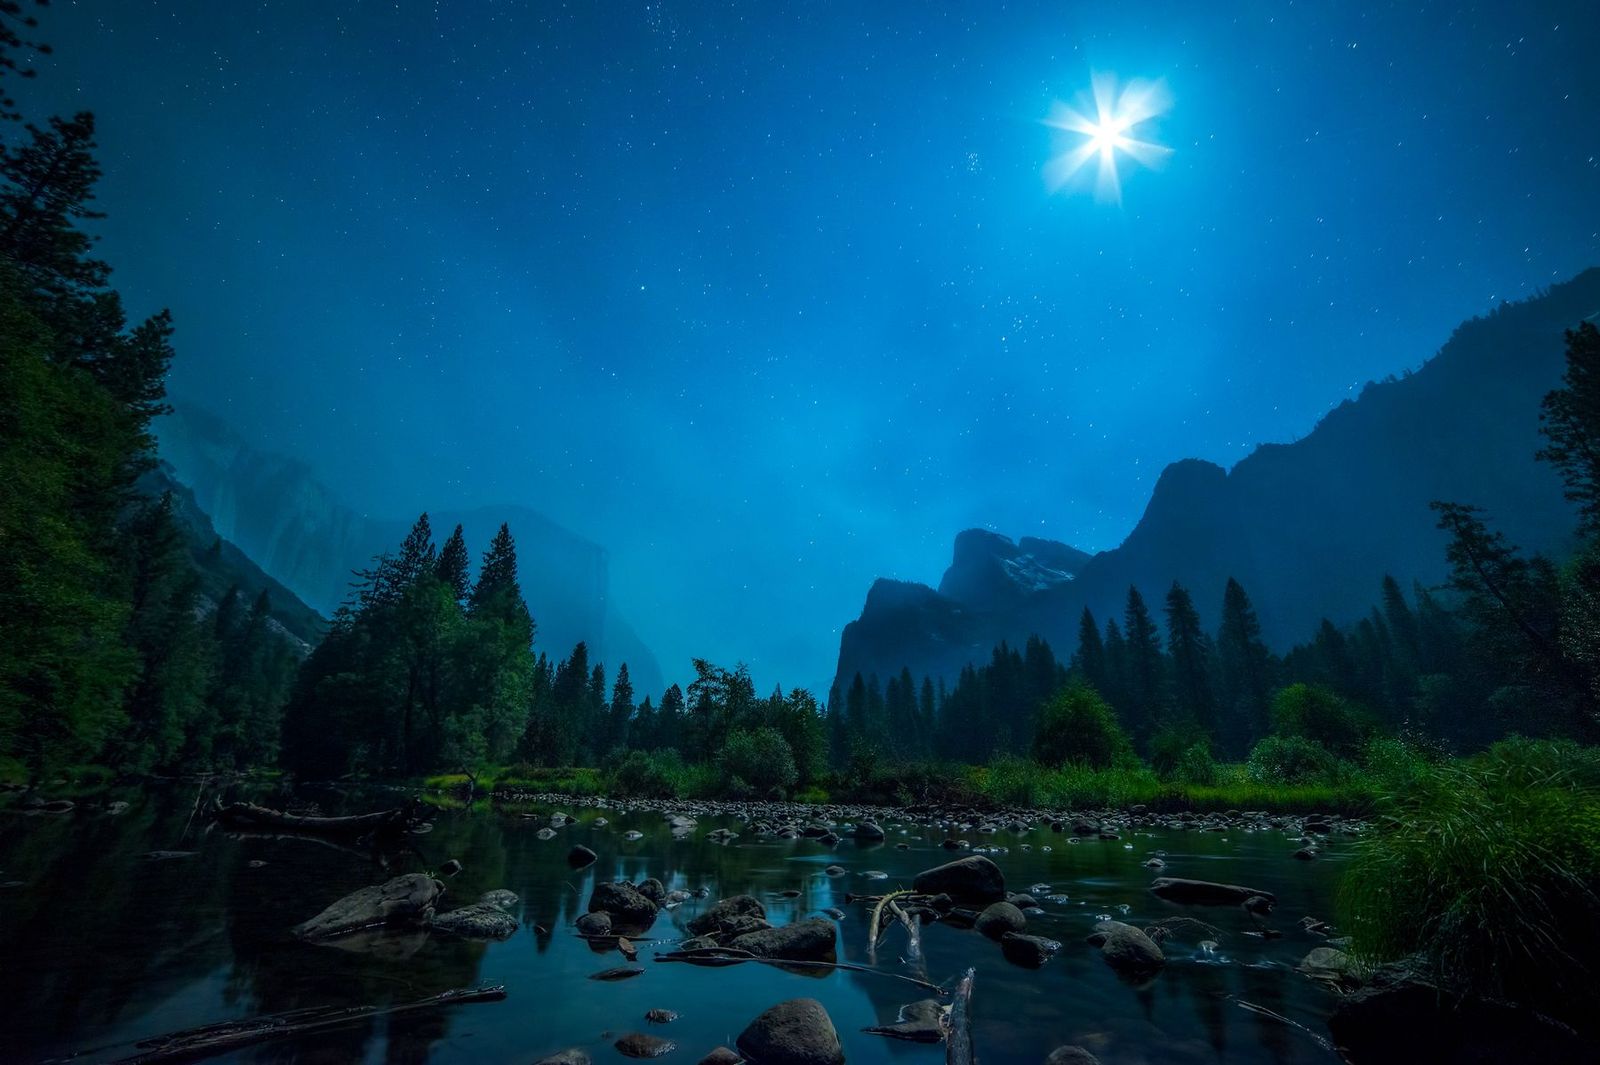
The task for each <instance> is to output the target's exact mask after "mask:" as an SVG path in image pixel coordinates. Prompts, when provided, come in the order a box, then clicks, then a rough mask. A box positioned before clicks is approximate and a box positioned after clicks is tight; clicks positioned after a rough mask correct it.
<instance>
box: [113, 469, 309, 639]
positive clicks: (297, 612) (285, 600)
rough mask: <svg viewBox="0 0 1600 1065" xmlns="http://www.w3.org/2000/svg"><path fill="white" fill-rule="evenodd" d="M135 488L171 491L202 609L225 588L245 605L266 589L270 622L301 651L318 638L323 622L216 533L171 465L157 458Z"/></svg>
mask: <svg viewBox="0 0 1600 1065" xmlns="http://www.w3.org/2000/svg"><path fill="white" fill-rule="evenodd" d="M139 491H140V492H141V493H143V494H144V495H146V496H149V497H150V498H152V499H156V498H160V497H161V496H162V495H163V494H165V493H167V492H171V493H172V502H173V510H172V513H173V517H174V518H175V519H176V520H177V525H178V529H179V531H180V532H181V533H182V534H183V541H184V546H185V547H186V548H187V549H188V552H189V558H190V560H191V561H192V562H193V563H194V567H195V572H196V574H197V575H198V577H199V580H200V597H201V599H202V601H203V605H204V606H205V608H206V609H207V610H214V609H216V606H217V604H218V603H220V602H221V601H222V600H223V598H224V597H225V596H226V595H227V594H228V589H230V588H237V589H238V590H239V596H240V597H241V598H242V599H243V600H244V605H245V607H246V608H247V609H248V608H249V606H250V605H251V604H252V603H254V602H255V600H256V597H257V596H258V595H260V594H261V593H262V592H266V593H267V600H268V602H270V603H271V604H272V609H271V612H270V613H269V614H268V617H269V618H270V619H271V622H272V625H273V626H274V627H275V628H276V629H277V630H278V631H279V632H280V633H281V634H283V635H284V636H286V637H288V638H289V639H290V640H292V641H293V642H294V644H295V645H296V646H297V647H298V648H300V650H301V651H302V652H307V653H308V652H310V650H311V648H312V647H314V646H316V644H317V642H318V641H319V640H321V639H322V636H323V634H324V633H325V632H327V628H328V623H327V620H326V619H325V618H323V617H322V616H321V615H320V614H318V613H317V612H316V611H315V610H313V609H312V608H311V607H309V606H307V605H306V604H305V603H304V602H302V601H301V599H300V597H299V596H297V595H295V594H294V592H292V591H290V590H289V589H288V588H287V587H285V586H284V585H283V584H281V583H279V582H278V581H277V580H274V579H273V577H272V575H271V574H269V573H267V572H266V571H264V570H263V569H262V568H261V567H260V566H258V565H256V564H255V562H253V561H252V560H251V559H250V557H249V556H248V555H246V554H245V553H244V552H243V551H241V550H239V547H238V545H237V544H234V543H232V542H230V541H229V540H228V539H227V538H226V537H223V536H219V535H218V533H217V530H216V527H215V526H214V525H212V523H211V519H210V517H209V516H207V515H206V513H205V511H203V510H202V509H201V508H200V505H199V504H198V503H196V502H195V498H194V493H193V492H191V491H190V490H189V488H188V486H187V485H184V484H182V483H181V482H179V481H178V479H177V477H176V476H175V475H174V474H173V471H172V467H171V465H169V464H168V463H166V462H162V463H160V464H158V465H157V466H156V468H155V469H153V470H150V471H148V472H147V473H145V474H144V475H143V476H142V477H141V478H140V479H139Z"/></svg>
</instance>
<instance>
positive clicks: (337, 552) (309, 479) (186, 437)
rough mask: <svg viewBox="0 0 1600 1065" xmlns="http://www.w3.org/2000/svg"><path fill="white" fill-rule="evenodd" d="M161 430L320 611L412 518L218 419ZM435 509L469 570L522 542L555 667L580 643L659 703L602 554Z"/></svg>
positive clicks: (232, 528)
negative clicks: (374, 511)
mask: <svg viewBox="0 0 1600 1065" xmlns="http://www.w3.org/2000/svg"><path fill="white" fill-rule="evenodd" d="M175 407H176V409H175V410H174V412H173V413H172V414H171V415H169V416H167V417H165V418H162V419H161V420H160V421H159V422H158V423H157V425H156V434H157V436H158V438H159V440H160V450H161V456H162V458H163V459H164V460H166V462H167V463H169V464H170V465H171V467H172V469H173V472H174V475H175V477H176V478H177V479H178V480H180V481H182V483H183V484H185V485H187V486H188V487H189V488H190V489H192V491H193V497H194V500H195V502H196V503H197V505H198V506H199V507H200V508H201V509H202V510H204V511H205V513H206V514H208V515H210V519H211V521H212V523H213V524H214V525H215V526H216V529H217V531H218V532H219V533H220V534H221V535H222V536H223V537H224V538H226V539H227V540H230V541H232V542H233V543H235V544H237V545H238V546H239V548H240V549H242V550H243V552H244V553H245V554H247V555H249V556H250V558H252V559H254V560H255V562H256V563H258V564H259V565H260V566H261V568H262V569H264V570H265V571H266V572H267V573H270V574H271V575H272V576H273V577H275V578H277V579H278V580H279V581H282V582H283V583H284V584H285V585H287V586H288V587H289V588H290V589H292V590H293V591H294V592H295V593H296V594H297V595H298V596H299V597H300V598H301V599H304V600H305V601H306V602H307V603H309V604H311V606H313V607H315V608H316V609H317V610H320V611H322V612H323V613H324V614H331V613H332V612H333V610H334V609H335V608H336V607H337V606H338V605H339V604H340V603H341V602H343V601H344V600H345V599H346V598H347V597H348V595H349V592H350V583H351V580H352V576H351V575H352V573H353V571H355V570H359V569H364V568H366V567H368V566H369V565H371V562H372V559H373V557H374V556H375V555H377V554H379V553H380V552H384V551H393V550H394V549H395V548H397V547H398V546H399V544H400V541H401V540H402V539H403V538H404V537H405V535H406V532H407V531H408V530H409V529H410V527H411V523H412V522H413V521H414V520H415V519H416V515H415V514H412V515H409V516H402V517H395V518H373V517H369V516H367V515H364V514H360V513H358V512H356V511H355V510H353V509H352V508H350V507H349V506H347V505H345V504H344V503H343V502H342V501H340V500H338V499H336V498H335V497H334V495H333V493H332V492H331V491H330V490H329V489H328V488H326V487H325V486H323V485H322V484H321V483H320V482H318V481H317V480H316V478H315V477H314V476H313V475H312V473H311V470H310V469H309V468H308V467H307V466H306V465H305V464H304V463H302V462H299V461H297V460H295V459H291V458H288V457H287V456H284V455H279V454H274V453H272V452H267V451H261V450H258V449H256V448H254V447H252V446H251V445H250V444H249V443H247V442H246V441H245V440H244V439H243V438H242V437H241V436H240V435H239V434H238V433H237V432H236V431H234V429H233V428H232V427H231V426H229V425H228V424H227V423H226V422H225V421H223V420H222V419H221V418H219V417H217V416H216V415H214V414H211V413H209V412H208V411H205V410H203V409H201V408H199V407H196V406H193V405H190V404H181V403H180V404H176V405H175ZM417 509H418V511H419V512H420V511H422V510H423V509H427V510H428V516H429V519H430V521H431V523H432V525H433V530H434V537H435V540H436V541H438V542H439V543H443V541H444V539H445V537H447V536H449V535H450V530H451V529H453V528H454V527H455V526H456V525H457V524H458V523H459V524H460V525H461V526H462V527H463V530H464V532H465V535H466V538H467V546H468V548H469V549H470V550H471V552H472V556H473V566H474V569H476V566H477V561H478V559H479V558H480V557H481V554H482V551H483V549H484V547H485V546H486V545H487V544H488V542H489V538H490V537H491V536H493V535H494V532H495V530H496V529H498V528H499V527H500V523H501V522H507V523H509V524H510V526H511V533H512V535H513V536H514V537H516V541H517V559H518V563H519V570H520V576H521V581H522V590H523V594H524V595H525V596H526V598H527V600H528V607H529V609H530V610H531V611H532V612H533V617H534V620H535V622H536V623H537V625H538V633H537V636H536V646H537V648H538V649H539V650H542V651H545V652H547V653H548V654H549V655H550V656H551V658H552V659H556V660H559V659H561V658H562V657H564V656H565V655H567V654H568V653H569V652H570V651H571V650H572V648H573V646H574V645H575V644H577V642H578V641H579V640H584V641H586V642H587V643H588V645H589V658H590V661H596V660H598V661H601V662H604V663H605V666H606V669H607V671H608V673H611V674H614V673H615V671H616V669H617V667H618V666H619V665H621V664H622V663H623V662H627V663H628V671H629V673H630V674H631V676H632V679H633V684H634V688H635V689H636V690H637V691H638V692H639V694H640V697H641V698H642V697H643V696H644V695H645V694H651V695H656V696H659V695H660V693H661V690H662V688H663V682H662V678H661V667H660V664H659V663H658V662H657V661H656V658H655V655H654V654H652V653H651V652H650V650H649V649H648V648H647V647H645V645H644V643H643V642H642V641H641V640H640V639H639V636H638V634H637V633H635V632H634V630H633V628H632V626H631V625H629V624H628V622H627V621H626V620H625V619H624V618H622V617H621V616H620V615H619V614H618V613H617V611H616V610H615V609H614V608H612V607H611V605H610V572H609V562H608V559H607V555H606V551H605V549H604V548H603V547H601V546H600V545H599V544H596V543H593V542H592V541H589V540H586V539H584V538H583V537H581V536H579V535H577V534H576V533H573V532H571V531H569V530H567V529H564V528H562V527H561V526H560V525H558V524H556V523H555V522H553V521H551V520H550V519H549V518H547V517H545V516H544V515H543V514H540V513H539V512H538V511H535V510H531V509H529V508H527V507H522V506H515V505H505V506H489V507H479V508H477V509H474V510H470V511H461V512H457V511H448V510H436V509H433V508H431V507H428V506H427V504H426V501H419V503H418V507H417Z"/></svg>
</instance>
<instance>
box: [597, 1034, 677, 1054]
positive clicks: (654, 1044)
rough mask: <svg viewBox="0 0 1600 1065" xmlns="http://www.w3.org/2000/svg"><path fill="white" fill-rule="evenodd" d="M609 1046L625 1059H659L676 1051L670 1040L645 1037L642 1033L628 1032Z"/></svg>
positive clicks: (653, 1036)
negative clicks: (614, 1048)
mask: <svg viewBox="0 0 1600 1065" xmlns="http://www.w3.org/2000/svg"><path fill="white" fill-rule="evenodd" d="M611 1045H612V1046H614V1047H616V1048H617V1053H619V1054H621V1055H622V1056H623V1057H626V1058H659V1057H660V1056H661V1055H663V1054H670V1053H672V1052H673V1051H674V1050H677V1049H678V1044H677V1043H674V1042H673V1041H672V1040H670V1039H662V1038H661V1037H660V1036H659V1035H646V1034H645V1033H643V1032H629V1033H628V1034H627V1035H624V1036H622V1037H620V1038H619V1039H618V1040H617V1041H616V1042H615V1043H612V1044H611Z"/></svg>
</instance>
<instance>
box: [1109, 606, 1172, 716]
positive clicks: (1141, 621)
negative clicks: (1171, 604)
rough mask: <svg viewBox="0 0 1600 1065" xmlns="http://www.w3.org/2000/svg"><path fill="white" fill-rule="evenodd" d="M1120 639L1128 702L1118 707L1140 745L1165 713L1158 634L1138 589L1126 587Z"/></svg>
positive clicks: (1164, 679) (1163, 680) (1163, 678)
mask: <svg viewBox="0 0 1600 1065" xmlns="http://www.w3.org/2000/svg"><path fill="white" fill-rule="evenodd" d="M1123 627H1124V630H1125V631H1124V634H1123V639H1124V640H1125V641H1126V644H1127V651H1126V655H1127V690H1128V704H1129V705H1128V706H1126V707H1118V708H1117V709H1118V710H1120V711H1121V712H1122V715H1123V719H1124V722H1125V723H1126V727H1127V729H1128V732H1129V733H1130V734H1131V735H1132V736H1133V737H1134V742H1135V743H1138V744H1140V745H1142V744H1143V743H1144V742H1145V741H1147V740H1148V739H1149V738H1150V735H1151V734H1152V733H1153V732H1154V731H1155V727H1156V722H1157V721H1159V720H1160V719H1161V718H1162V716H1163V715H1164V713H1165V707H1166V678H1165V676H1164V675H1163V674H1164V673H1165V669H1164V668H1163V667H1164V665H1165V663H1164V662H1163V661H1162V655H1161V637H1160V635H1159V634H1158V633H1157V631H1156V624H1155V622H1154V621H1152V620H1151V619H1150V610H1149V608H1147V607H1146V606H1145V605H1144V597H1143V596H1141V595H1140V594H1139V589H1137V588H1134V587H1131V586H1130V587H1129V588H1128V605H1127V609H1126V610H1125V611H1124V612H1123Z"/></svg>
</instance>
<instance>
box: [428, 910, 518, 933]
mask: <svg viewBox="0 0 1600 1065" xmlns="http://www.w3.org/2000/svg"><path fill="white" fill-rule="evenodd" d="M429 927H432V928H436V929H438V930H440V931H442V932H453V933H454V934H456V935H458V936H467V937H468V938H471V939H505V938H507V937H508V936H510V935H511V934H512V933H514V932H515V931H516V930H517V919H516V918H515V917H513V916H511V915H510V914H509V913H507V912H506V911H504V910H502V909H501V908H500V907H498V906H494V905H491V904H490V903H487V902H474V903H473V904H472V905H470V906H462V907H459V908H457V909H454V910H448V911H446V912H445V913H438V914H434V916H433V920H432V921H430V922H429Z"/></svg>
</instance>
